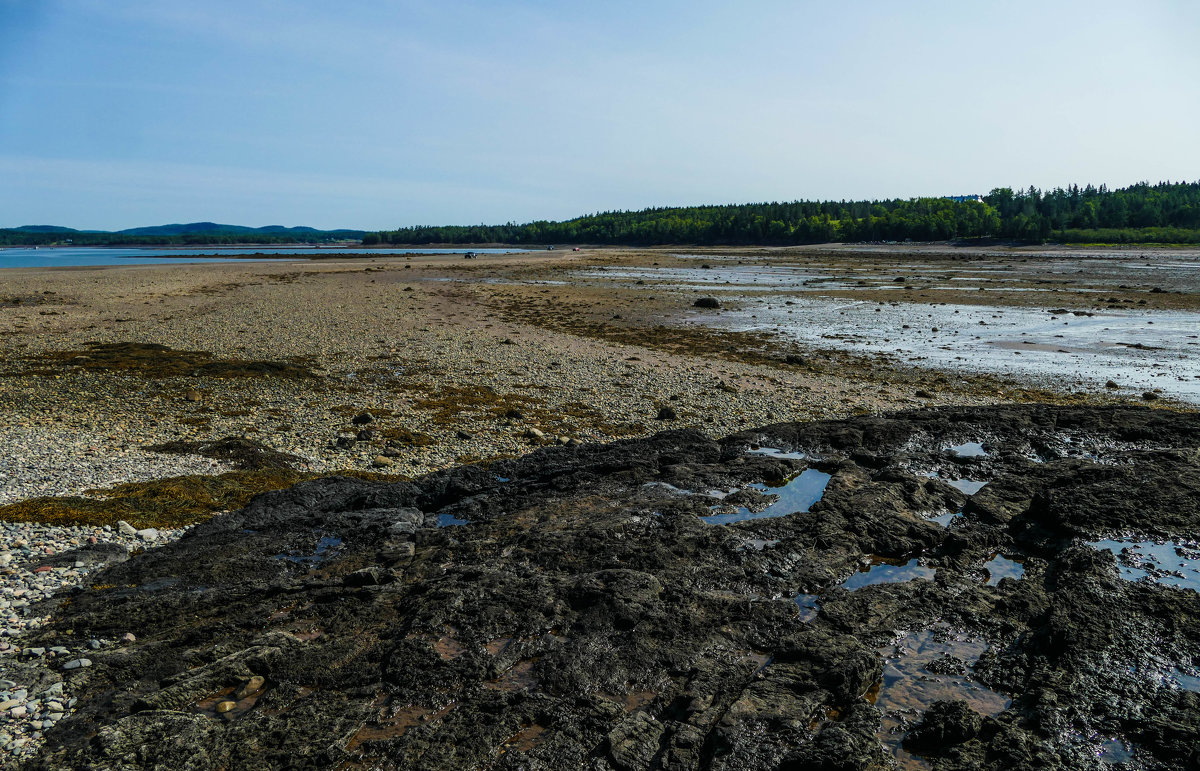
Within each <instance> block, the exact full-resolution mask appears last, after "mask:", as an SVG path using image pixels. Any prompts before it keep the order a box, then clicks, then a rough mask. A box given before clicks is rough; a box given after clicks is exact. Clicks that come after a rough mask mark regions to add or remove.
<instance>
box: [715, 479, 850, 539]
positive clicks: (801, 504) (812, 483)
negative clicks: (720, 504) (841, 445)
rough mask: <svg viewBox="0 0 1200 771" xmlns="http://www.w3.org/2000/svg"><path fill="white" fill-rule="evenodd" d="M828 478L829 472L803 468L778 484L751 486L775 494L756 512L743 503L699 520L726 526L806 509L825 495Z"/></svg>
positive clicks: (782, 515)
mask: <svg viewBox="0 0 1200 771" xmlns="http://www.w3.org/2000/svg"><path fill="white" fill-rule="evenodd" d="M830 478H831V477H830V475H829V474H826V473H825V472H824V471H817V470H816V469H807V470H805V471H804V472H802V473H801V474H800V475H799V476H797V477H796V478H794V479H792V480H790V481H788V482H786V483H784V484H783V485H782V486H780V487H770V486H768V485H761V484H756V485H753V487H757V488H758V489H760V490H764V491H769V492H772V493H774V494H776V495H778V496H779V500H777V501H775V503H772V504H771V505H770V506H768V507H767V508H765V509H763V510H762V511H760V512H758V513H757V514H756V513H754V512H752V511H750V509H749V508H747V507H745V506H739V507H738V510H737V511H736V512H733V513H731V514H712V515H710V516H707V517H701V519H702V520H704V521H705V522H707V523H709V524H710V525H728V524H730V523H733V522H743V521H745V520H748V519H768V518H770V517H785V516H787V515H788V514H795V513H797V512H801V511H808V510H809V508H810V507H811V506H812V505H813V504H814V503H816V502H817V501H819V500H821V496H823V495H824V494H825V486H826V485H828V484H829V480H830Z"/></svg>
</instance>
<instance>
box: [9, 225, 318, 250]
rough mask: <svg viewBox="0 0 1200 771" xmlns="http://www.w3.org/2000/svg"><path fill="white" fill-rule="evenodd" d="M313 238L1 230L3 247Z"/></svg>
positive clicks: (196, 243) (210, 243)
mask: <svg viewBox="0 0 1200 771" xmlns="http://www.w3.org/2000/svg"><path fill="white" fill-rule="evenodd" d="M311 240H312V239H300V238H295V237H293V236H269V235H247V234H245V233H188V234H185V235H178V236H160V235H143V236H135V235H123V234H120V233H78V232H77V233H67V234H64V233H61V232H58V233H55V232H49V233H35V232H30V231H27V230H9V229H0V246H48V245H51V244H54V245H69V246H214V245H218V244H254V245H267V244H299V243H309V242H310V241H311Z"/></svg>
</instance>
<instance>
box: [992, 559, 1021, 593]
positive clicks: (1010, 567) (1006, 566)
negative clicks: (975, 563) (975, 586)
mask: <svg viewBox="0 0 1200 771" xmlns="http://www.w3.org/2000/svg"><path fill="white" fill-rule="evenodd" d="M983 569H984V570H986V571H987V574H988V577H987V585H988V586H995V585H996V584H998V583H1000V581H1001V579H1004V578H1013V579H1016V580H1018V581H1020V580H1021V579H1022V578H1024V577H1025V566H1024V565H1022V564H1021V560H1019V559H1016V560H1014V559H1009V558H1008V557H1005V556H1004V555H1003V554H993V555H992V557H991V559H989V560H988V561H987V562H985V563H983Z"/></svg>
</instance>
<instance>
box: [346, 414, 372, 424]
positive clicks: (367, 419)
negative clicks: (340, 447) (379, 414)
mask: <svg viewBox="0 0 1200 771" xmlns="http://www.w3.org/2000/svg"><path fill="white" fill-rule="evenodd" d="M350 422H351V423H353V424H354V425H356V426H365V425H367V424H368V423H374V422H375V416H374V415H372V414H371V413H369V412H360V413H359V414H357V415H355V416H354V417H353V418H351V419H350Z"/></svg>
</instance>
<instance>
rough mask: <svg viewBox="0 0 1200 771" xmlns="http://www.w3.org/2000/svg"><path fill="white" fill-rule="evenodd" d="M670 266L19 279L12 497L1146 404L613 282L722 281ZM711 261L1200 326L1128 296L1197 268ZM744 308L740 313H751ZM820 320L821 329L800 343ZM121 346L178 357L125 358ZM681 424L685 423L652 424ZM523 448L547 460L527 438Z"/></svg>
mask: <svg viewBox="0 0 1200 771" xmlns="http://www.w3.org/2000/svg"><path fill="white" fill-rule="evenodd" d="M678 254H679V252H678V251H677V250H672V251H670V252H668V251H656V250H620V249H605V250H595V251H582V252H578V253H570V252H533V253H529V254H524V255H506V256H496V255H485V256H483V257H481V258H479V259H477V260H471V261H464V260H462V259H461V257H459V256H443V255H438V256H413V257H409V258H404V257H370V258H363V259H358V260H344V261H342V260H337V261H329V260H324V261H319V262H303V263H293V262H254V263H236V264H229V263H221V264H205V265H180V266H129V267H120V268H108V269H64V270H32V269H31V270H12V271H7V272H6V274H5V276H4V286H5V288H4V291H3V292H2V293H0V294H2V295H3V296H0V319H2V321H3V323H4V328H5V329H6V331H7V334H6V335H4V336H3V339H0V351H2V355H3V364H0V375H2V377H0V409H3V410H4V413H5V415H6V417H7V420H6V422H5V425H4V427H3V429H0V430H3V431H4V432H5V434H6V435H5V436H4V439H5V442H6V445H7V446H10V447H20V448H22V449H23V451H24V452H25V453H27V454H26V455H25V456H24V457H23V458H22V459H21V463H20V464H18V465H24V466H30V465H36V466H38V467H39V468H40V469H43V470H44V473H41V474H39V475H38V476H39V478H40V479H41V481H40V482H38V481H35V480H33V479H30V478H26V477H27V476H28V475H24V474H22V473H21V470H20V468H18V467H16V465H11V464H12V459H11V458H10V459H9V463H10V466H9V467H7V468H5V469H4V471H5V473H6V474H7V476H6V478H5V484H4V485H3V487H2V488H0V499H2V500H10V501H11V500H14V499H16V498H20V497H27V496H29V495H33V494H41V493H47V492H53V493H60V492H65V491H74V492H78V491H79V490H80V489H82V488H84V487H87V486H91V487H96V486H105V485H108V484H111V483H113V482H117V481H128V480H129V479H133V478H137V477H139V476H145V475H139V473H138V471H137V470H136V469H135V468H133V466H136V465H137V464H131V463H129V462H127V461H128V458H129V457H130V456H131V455H137V456H139V457H142V458H150V457H153V465H154V466H155V468H154V469H153V471H152V474H153V475H161V474H162V473H163V472H164V471H165V470H167V469H166V466H167V465H170V464H172V463H174V464H181V465H179V467H178V470H179V471H180V472H181V473H192V472H194V471H196V470H197V467H196V464H195V463H194V460H195V458H192V459H190V460H189V459H187V458H186V457H183V456H176V458H175V459H174V460H170V459H169V458H166V457H163V456H161V455H155V456H150V455H146V454H145V453H142V452H141V451H140V449H139V448H141V447H144V446H147V445H156V444H161V443H163V442H167V441H172V440H190V441H200V440H211V439H216V438H221V437H225V436H241V435H245V436H248V437H251V438H254V439H256V440H258V441H261V442H263V443H264V444H266V445H268V446H271V447H274V448H276V449H278V450H281V451H284V452H289V453H293V454H296V455H298V456H301V457H302V458H303V459H304V464H305V466H306V468H307V469H309V470H313V471H320V472H324V471H330V470H334V469H360V470H365V469H370V468H373V467H374V468H376V469H381V468H386V469H387V471H388V472H389V473H397V474H405V475H413V474H419V473H423V472H426V471H429V470H433V469H437V468H443V467H446V466H448V465H450V464H453V463H456V462H461V461H465V460H482V459H490V458H496V457H502V456H508V455H513V454H517V453H520V452H523V451H525V450H527V449H529V448H530V446H531V445H536V444H540V443H547V442H555V441H558V439H559V438H560V437H566V438H567V439H577V440H580V441H597V440H605V439H613V438H619V437H624V436H633V435H645V434H648V433H651V432H653V431H654V430H657V429H659V428H662V427H664V426H671V427H684V426H689V427H696V428H700V429H701V430H704V431H705V432H707V433H709V434H710V435H713V436H721V435H725V434H727V433H730V432H732V431H735V430H739V429H743V428H746V427H749V426H755V425H763V424H768V423H772V422H780V421H788V420H807V419H813V418H829V417H835V416H843V415H849V414H855V413H859V414H861V413H865V412H873V411H879V410H884V409H891V408H897V407H905V406H914V405H918V404H921V405H936V404H985V403H994V402H1002V401H1030V400H1039V401H1047V400H1049V401H1056V402H1070V403H1095V402H1109V401H1111V400H1113V399H1117V400H1121V399H1134V400H1139V399H1140V398H1141V395H1142V390H1141V389H1135V390H1133V391H1131V390H1129V389H1128V388H1125V389H1124V390H1123V391H1122V390H1117V391H1114V392H1112V393H1110V392H1107V391H1106V390H1105V389H1103V388H1100V389H1097V388H1095V387H1094V386H1092V387H1085V386H1084V385H1083V384H1076V383H1074V382H1071V381H1066V382H1064V381H1062V380H1055V379H1051V380H1050V381H1049V382H1047V381H1046V380H1045V379H1043V380H1042V381H1041V382H1037V381H1034V380H1031V379H1029V378H1022V377H1020V376H1015V377H1013V376H1007V375H1005V374H1004V373H992V374H987V373H969V372H949V373H948V372H946V371H942V370H939V369H935V368H925V367H922V366H921V362H920V361H907V360H905V358H904V357H902V356H900V357H898V356H895V355H882V354H876V353H870V352H866V353H863V352H856V351H854V350H845V349H839V348H837V347H835V346H833V345H831V344H825V345H816V346H813V345H808V346H805V345H801V344H800V343H797V342H794V341H793V340H791V339H789V338H788V337H787V336H785V335H779V334H773V333H772V331H771V330H769V329H768V330H763V329H759V330H753V331H745V330H744V329H738V328H736V327H731V326H729V325H726V324H723V322H722V316H723V315H727V313H728V310H729V309H736V308H737V307H738V298H736V297H735V298H733V299H732V301H731V300H730V299H726V297H725V294H726V293H727V292H728V290H727V289H724V288H723V287H721V286H714V287H711V288H705V289H698V288H696V287H694V286H690V285H680V284H679V283H678V282H676V281H671V280H652V281H650V282H647V280H645V279H624V278H613V279H608V278H606V275H611V274H617V273H619V272H621V271H638V270H648V269H669V268H671V267H679V268H684V269H688V270H694V271H699V270H703V268H702V267H701V266H703V265H705V264H706V263H705V262H704V260H703V259H701V260H696V259H686V258H680V257H679V256H676V255H678ZM713 256H714V257H717V256H720V257H721V258H722V261H721V262H719V263H718V262H717V261H716V260H715V259H713V260H711V262H712V267H717V268H719V267H721V266H722V265H725V264H727V263H736V262H737V261H742V262H745V263H750V262H755V263H763V264H767V265H769V264H772V263H788V264H799V265H801V266H805V265H807V266H809V267H812V268H818V267H819V268H820V269H821V271H822V273H821V274H820V278H821V280H820V281H817V282H815V283H814V282H810V283H808V284H807V285H805V286H803V287H801V288H800V289H801V291H802V292H803V294H804V295H806V296H809V295H819V296H820V297H823V298H857V299H861V300H863V301H864V302H870V303H872V304H876V305H877V304H880V303H885V304H887V305H886V307H888V308H892V307H895V306H899V307H901V308H902V309H906V310H910V311H911V313H912V316H913V318H914V320H915V319H917V318H920V317H921V316H922V314H921V308H922V305H923V304H925V303H931V302H937V303H954V304H971V305H986V306H988V307H993V308H1000V307H1026V306H1030V305H1039V306H1041V307H1044V308H1047V309H1055V308H1058V307H1064V308H1067V309H1069V310H1071V311H1078V312H1084V311H1090V310H1091V309H1093V308H1096V307H1097V306H1102V305H1109V304H1112V303H1109V302H1108V298H1109V297H1112V298H1113V299H1114V300H1117V301H1119V303H1120V304H1121V305H1123V306H1132V307H1133V308H1135V309H1139V310H1141V311H1146V312H1149V311H1164V310H1174V311H1195V310H1197V306H1198V304H1200V291H1198V287H1197V284H1200V278H1197V276H1200V272H1198V271H1196V270H1194V269H1193V270H1184V269H1181V270H1175V271H1170V270H1163V271H1158V272H1154V273H1153V274H1152V277H1151V278H1147V279H1144V280H1141V281H1139V282H1138V285H1137V286H1131V285H1130V284H1129V283H1128V282H1130V281H1131V279H1129V278H1128V273H1129V271H1130V270H1131V269H1130V268H1129V267H1128V266H1129V265H1131V264H1132V265H1136V264H1139V263H1146V262H1149V263H1151V264H1153V263H1154V262H1155V261H1158V262H1162V261H1170V262H1172V264H1175V263H1178V262H1179V261H1180V260H1194V259H1196V257H1197V255H1196V254H1195V253H1193V252H1191V251H1187V250H1176V249H1170V250H1157V251H1154V252H1148V251H1147V250H1137V251H1135V252H1121V251H1117V252H1105V251H1103V250H1082V251H1080V252H1079V253H1075V252H1065V253H1064V252H1062V251H1060V250H1033V249H996V248H993V249H975V250H972V249H950V248H940V249H936V248H932V247H928V248H925V249H914V248H912V247H907V246H905V247H890V248H884V247H860V248H853V249H852V248H849V247H846V248H837V249H831V248H824V249H820V250H795V249H777V250H776V249H772V250H762V249H758V250H719V251H714V252H713ZM1139 270H1141V269H1139ZM830 277H833V278H839V279H840V280H838V281H833V280H829V279H830ZM897 277H904V278H905V281H904V282H903V283H902V284H901V283H899V282H897V281H896V278H897ZM951 279H953V280H951ZM638 281H641V282H642V283H641V284H639V283H638ZM648 283H651V284H653V285H652V286H649V288H648V287H647V284H648ZM1048 283H1050V284H1052V286H1050V287H1049V288H1050V289H1051V290H1053V291H1046V290H1047V288H1048ZM980 285H982V286H985V287H986V288H987V289H988V290H989V291H982V292H981V291H978V289H979V286H980ZM1121 285H1124V287H1125V288H1119V287H1120V286H1121ZM734 289H736V287H734ZM1155 289H1157V290H1159V291H1154V290H1155ZM789 292H790V294H789ZM795 293H796V288H790V289H785V290H778V291H773V292H770V293H769V294H771V295H772V296H777V297H778V298H783V297H784V296H785V295H786V296H789V297H790V296H794V295H795ZM701 294H704V295H708V294H712V295H714V296H716V297H721V298H722V302H723V303H724V304H725V305H726V310H720V311H716V312H704V311H703V309H696V308H693V307H692V304H693V302H694V300H695V299H696V298H697V297H699V296H700V295H701ZM1117 295H1120V296H1119V297H1117ZM782 302H784V300H783V299H779V303H780V304H782ZM893 304H895V306H893ZM742 307H743V313H742V315H744V316H747V317H748V316H749V315H751V314H753V313H754V310H753V307H750V308H749V309H746V304H745V303H743V304H742ZM828 321H829V319H823V318H820V317H817V316H814V317H813V318H811V319H810V320H807V321H806V325H807V326H809V327H819V326H820V325H821V324H822V323H825V322H828ZM917 323H919V322H916V321H914V324H917ZM742 326H743V327H744V326H745V325H744V324H743V325H742ZM896 331H897V332H899V331H900V330H896ZM128 344H132V345H135V346H141V347H143V348H145V347H147V346H150V347H153V346H162V347H165V348H168V349H170V350H169V351H168V350H162V351H157V352H155V351H154V350H149V349H147V350H142V351H141V353H140V358H139V357H138V356H121V355H119V351H120V346H121V345H128ZM98 346H108V350H100V349H99V348H98ZM1014 360H1015V359H1014ZM222 362H233V364H232V365H228V366H226V365H224V364H222ZM238 362H241V363H242V364H241V365H238V364H237V363H238ZM239 366H241V369H239ZM271 367H275V371H270V368H271ZM1168 391H1169V389H1168ZM1167 395H1169V394H1167ZM664 407H665V408H670V410H671V411H672V412H673V413H674V415H675V418H674V419H673V420H670V421H664V420H659V414H660V412H661V411H662V410H663V408H664ZM364 412H370V413H371V416H372V417H373V418H374V421H373V422H372V423H371V424H370V425H354V424H353V423H351V419H352V418H353V417H355V416H356V415H360V414H362V413H364ZM668 414H669V413H668ZM530 429H536V430H537V431H540V432H542V433H543V434H544V436H543V437H536V436H532V437H531V436H527V435H526V434H529V433H531V432H530ZM364 431H366V432H367V433H362V432H364ZM360 434H361V436H360ZM339 440H341V442H340V446H339ZM121 459H124V460H121ZM113 464H116V465H115V466H114V465H113ZM164 464H166V465H164ZM60 466H61V467H62V468H70V469H72V472H71V477H72V479H71V480H63V479H54V478H53V477H55V473H54V469H55V468H56V467H60ZM110 466H112V468H109V467H110ZM212 468H216V469H221V470H227V469H225V467H223V466H220V464H219V463H218V465H217V466H215V467H212ZM68 482H73V483H74V484H70V483H68Z"/></svg>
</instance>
